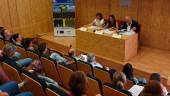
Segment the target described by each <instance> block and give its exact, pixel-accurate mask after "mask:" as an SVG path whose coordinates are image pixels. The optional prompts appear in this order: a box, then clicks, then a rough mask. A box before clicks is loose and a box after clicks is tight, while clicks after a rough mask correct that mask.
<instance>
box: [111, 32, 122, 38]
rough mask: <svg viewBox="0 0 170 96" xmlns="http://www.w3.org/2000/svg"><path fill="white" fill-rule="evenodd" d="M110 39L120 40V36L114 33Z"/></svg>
mask: <svg viewBox="0 0 170 96" xmlns="http://www.w3.org/2000/svg"><path fill="white" fill-rule="evenodd" d="M112 37H113V38H121V37H122V36H121V35H119V34H117V33H114V34H113V35H112Z"/></svg>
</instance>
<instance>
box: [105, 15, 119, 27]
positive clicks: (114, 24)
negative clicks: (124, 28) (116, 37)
mask: <svg viewBox="0 0 170 96" xmlns="http://www.w3.org/2000/svg"><path fill="white" fill-rule="evenodd" d="M106 28H115V29H117V30H118V29H119V25H118V22H117V21H116V18H115V16H114V15H109V18H108V21H107V24H106Z"/></svg>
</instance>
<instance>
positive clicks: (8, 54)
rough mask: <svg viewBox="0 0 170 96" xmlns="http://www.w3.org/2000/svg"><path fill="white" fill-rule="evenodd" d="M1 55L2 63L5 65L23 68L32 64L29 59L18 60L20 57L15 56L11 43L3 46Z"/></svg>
mask: <svg viewBox="0 0 170 96" xmlns="http://www.w3.org/2000/svg"><path fill="white" fill-rule="evenodd" d="M2 54H3V56H2V61H3V62H5V63H7V64H14V65H19V66H20V67H24V66H28V65H29V64H31V62H32V59H31V58H25V59H22V58H18V57H20V56H16V47H15V46H14V45H13V44H11V43H9V44H6V45H5V46H4V48H3V53H2Z"/></svg>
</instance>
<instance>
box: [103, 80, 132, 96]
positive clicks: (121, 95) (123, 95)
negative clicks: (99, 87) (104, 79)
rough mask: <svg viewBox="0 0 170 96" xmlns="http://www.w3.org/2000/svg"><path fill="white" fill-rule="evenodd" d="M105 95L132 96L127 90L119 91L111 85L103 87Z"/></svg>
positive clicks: (106, 84)
mask: <svg viewBox="0 0 170 96" xmlns="http://www.w3.org/2000/svg"><path fill="white" fill-rule="evenodd" d="M103 95H104V96H132V95H131V93H130V92H128V91H127V90H123V89H121V90H119V89H118V88H116V87H115V86H113V85H112V84H109V83H105V84H104V85H103Z"/></svg>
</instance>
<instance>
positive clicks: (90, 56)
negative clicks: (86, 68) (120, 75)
mask: <svg viewBox="0 0 170 96" xmlns="http://www.w3.org/2000/svg"><path fill="white" fill-rule="evenodd" d="M87 63H88V64H91V65H92V66H93V67H99V68H104V66H102V65H101V64H99V63H98V62H96V57H95V55H94V54H93V53H88V54H87Z"/></svg>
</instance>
